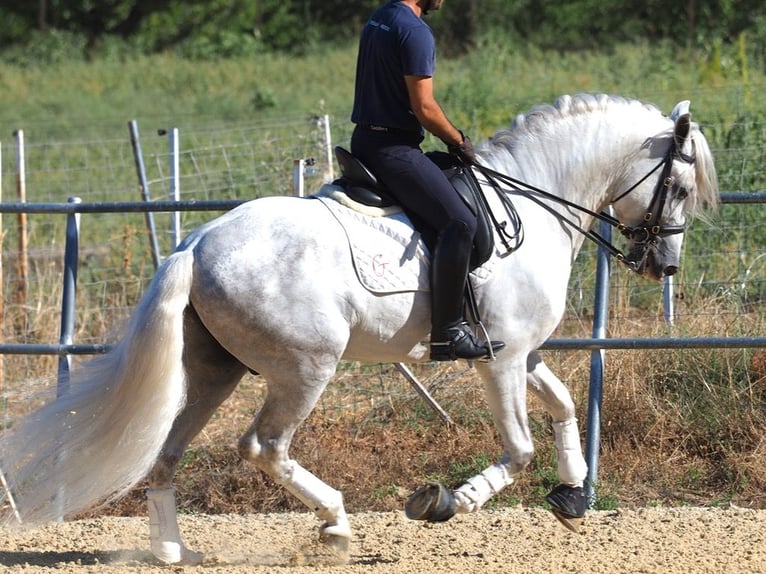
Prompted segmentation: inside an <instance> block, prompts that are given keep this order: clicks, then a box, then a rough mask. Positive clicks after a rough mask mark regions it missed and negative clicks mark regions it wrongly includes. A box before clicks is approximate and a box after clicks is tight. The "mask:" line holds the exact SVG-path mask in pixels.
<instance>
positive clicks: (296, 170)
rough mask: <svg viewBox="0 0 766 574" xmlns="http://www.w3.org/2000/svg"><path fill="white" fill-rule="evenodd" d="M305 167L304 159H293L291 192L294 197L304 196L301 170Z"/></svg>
mask: <svg viewBox="0 0 766 574" xmlns="http://www.w3.org/2000/svg"><path fill="white" fill-rule="evenodd" d="M305 169H306V160H304V159H296V160H293V192H294V193H295V197H304V195H305V192H304V179H303V172H304V170H305Z"/></svg>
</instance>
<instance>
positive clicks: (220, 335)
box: [0, 95, 717, 563]
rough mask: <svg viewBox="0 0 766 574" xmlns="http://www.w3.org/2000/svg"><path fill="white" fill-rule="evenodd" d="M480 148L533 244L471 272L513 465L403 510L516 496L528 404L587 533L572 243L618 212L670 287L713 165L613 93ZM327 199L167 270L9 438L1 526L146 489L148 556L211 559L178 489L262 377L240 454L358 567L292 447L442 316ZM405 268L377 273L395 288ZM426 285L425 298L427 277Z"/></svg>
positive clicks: (200, 240) (204, 230) (337, 518)
mask: <svg viewBox="0 0 766 574" xmlns="http://www.w3.org/2000/svg"><path fill="white" fill-rule="evenodd" d="M478 153H479V158H480V160H479V163H480V164H481V166H482V167H481V169H480V172H481V173H480V175H479V179H480V180H481V181H482V183H483V187H484V188H485V189H486V191H487V192H488V193H487V196H488V200H489V203H490V205H491V206H492V207H493V208H494V212H495V215H496V217H497V218H498V219H499V220H501V221H502V220H507V219H508V217H509V212H508V211H507V210H506V207H507V205H504V204H505V203H506V202H504V201H503V200H502V198H501V196H503V197H507V198H509V199H510V201H511V203H512V204H513V209H514V210H515V215H516V216H517V217H515V218H514V221H520V222H521V225H522V226H523V235H524V237H523V242H522V243H521V245H520V246H518V249H516V250H515V251H513V252H512V253H508V252H506V251H505V250H504V249H502V248H495V250H494V253H493V254H492V255H491V258H490V259H489V261H488V262H487V263H486V264H485V265H483V266H482V267H480V268H479V269H478V270H477V271H476V272H475V273H474V274H473V275H472V282H473V283H474V287H475V300H476V303H477V305H478V309H479V310H480V313H481V318H482V320H483V324H484V325H485V326H486V329H487V331H488V332H489V333H491V335H492V336H493V337H494V338H497V339H501V340H504V341H506V343H507V348H506V349H505V350H503V351H501V352H499V353H498V354H497V357H496V360H494V361H489V362H485V363H478V364H477V365H476V367H477V369H478V370H479V372H480V374H481V376H482V378H483V381H484V384H485V391H486V400H487V403H488V405H489V407H490V409H491V411H492V414H493V417H494V421H495V424H496V426H497V430H498V431H499V434H500V436H501V437H502V441H503V447H504V451H503V454H502V456H501V458H500V460H498V461H497V462H496V463H495V464H493V465H492V466H490V467H489V468H487V469H485V470H484V471H482V472H481V473H480V474H478V475H476V476H474V477H473V478H471V479H470V480H468V481H467V482H466V483H465V484H463V485H460V486H458V487H457V488H455V489H454V490H451V491H450V490H447V489H446V488H444V487H443V486H440V485H427V486H425V487H423V488H421V489H418V490H417V491H416V493H415V494H414V495H413V496H412V497H411V498H410V500H409V501H408V502H407V504H406V510H407V514H408V516H410V517H411V518H418V519H424V520H433V521H436V520H446V519H447V518H449V517H451V516H452V515H453V514H455V513H467V512H474V511H476V510H478V509H480V508H481V507H482V505H484V504H485V503H486V502H487V501H488V500H489V499H490V498H491V497H492V496H493V495H494V494H496V493H498V492H499V491H500V490H501V489H503V488H504V487H506V486H508V485H510V484H511V483H512V482H513V481H514V479H515V477H516V476H517V475H518V474H519V473H520V472H522V471H523V470H524V468H525V467H526V466H527V465H528V464H529V462H530V460H531V458H532V455H533V445H532V437H531V434H530V429H529V424H528V420H527V410H526V393H527V389H529V390H531V391H532V392H533V393H534V394H535V395H536V396H537V397H539V398H540V399H541V401H542V402H543V404H544V405H545V407H546V408H547V410H548V412H549V413H550V415H551V417H552V420H553V431H554V437H555V445H556V448H557V452H558V476H559V479H560V482H561V484H560V485H559V486H558V487H557V488H556V489H555V490H554V491H553V492H552V493H551V494H550V495H549V498H548V500H549V502H551V505H552V507H553V509H554V511H555V512H556V513H557V515H558V517H559V518H560V519H562V521H564V522H565V523H566V522H567V521H570V520H571V521H572V522H575V521H576V519H578V518H580V517H582V516H583V514H584V513H585V510H586V507H587V501H585V497H584V495H583V489H582V486H583V481H584V480H585V478H586V470H587V469H586V463H585V461H584V459H583V455H582V451H581V446H580V439H579V431H578V428H577V419H576V418H575V410H574V404H573V402H572V399H571V397H570V395H569V392H568V391H567V389H566V388H565V386H564V385H563V384H562V382H561V381H560V380H559V379H558V378H556V376H555V375H554V374H553V373H552V372H551V371H550V370H549V369H548V368H547V367H546V365H545V364H544V363H543V361H542V359H541V357H540V355H539V354H538V352H537V349H538V348H539V347H540V345H541V344H542V343H543V342H544V341H545V340H546V339H547V338H548V337H549V336H550V335H551V333H552V332H553V330H554V328H555V327H556V325H557V324H558V323H559V321H560V319H561V317H562V315H563V313H564V308H565V298H566V291H567V282H568V278H569V273H570V270H571V266H572V262H573V260H574V259H575V257H576V255H577V253H578V251H579V249H580V247H581V245H582V243H583V241H584V235H583V234H582V233H581V232H580V231H578V230H577V229H576V228H580V230H588V229H589V227H590V226H591V224H592V223H593V221H594V219H595V218H596V217H597V215H598V214H599V213H600V212H601V211H602V210H603V209H605V208H607V207H608V206H610V205H611V206H612V208H613V210H614V213H615V220H616V221H619V227H620V229H622V230H623V232H624V233H625V234H626V235H627V236H628V243H629V244H630V245H629V247H630V249H629V252H628V255H627V257H626V260H629V261H631V262H632V263H633V266H634V268H635V269H636V270H637V271H638V272H639V273H641V274H642V275H644V276H647V277H649V278H652V279H659V278H661V277H662V276H664V275H666V274H670V273H673V272H675V270H676V269H677V267H678V265H679V254H680V249H681V243H682V238H683V233H682V231H683V229H684V226H685V225H686V223H687V217H688V216H689V215H692V214H697V213H699V212H700V211H701V209H702V208H703V207H705V206H713V205H715V203H716V198H717V180H716V175H715V171H714V168H713V161H712V158H711V154H710V150H709V147H708V144H707V142H706V140H705V138H704V136H703V135H702V133H701V132H700V131H699V129H698V126H697V125H696V124H694V123H691V122H690V118H689V114H688V102H685V103H682V104H679V106H677V107H676V109H675V110H674V111H673V113H672V114H671V116H670V117H666V116H664V115H662V114H661V113H660V112H659V111H658V110H657V109H656V108H654V107H652V106H649V105H645V104H642V103H640V102H638V101H633V100H626V99H623V98H619V97H613V96H612V97H610V96H604V95H598V96H594V95H577V96H572V97H570V96H563V97H561V98H559V100H558V101H557V102H556V103H555V105H554V106H540V107H537V108H534V109H533V110H532V111H531V112H530V113H528V114H526V115H520V116H518V117H517V118H516V119H515V121H514V123H513V126H512V127H511V128H510V129H508V130H502V131H499V132H498V133H497V134H496V135H495V136H494V137H493V138H492V139H491V140H490V141H488V142H487V143H485V144H484V145H482V146H480V147H479V150H478ZM492 171H495V172H499V173H501V174H507V175H508V176H511V177H512V178H513V181H523V182H524V183H525V185H521V184H518V185H516V184H514V185H513V186H511V185H509V184H507V183H506V184H503V186H504V187H505V188H506V190H505V191H503V192H501V193H500V194H498V193H497V192H495V191H492V190H491V189H490V188H491V186H490V184H489V179H488V176H487V175H486V174H491V173H492ZM482 173H483V174H484V175H481V174H482ZM498 177H499V176H498ZM500 181H503V178H500ZM330 203H333V202H331V201H329V200H321V199H299V198H288V197H270V198H264V199H258V200H255V201H252V202H249V203H246V204H244V205H242V206H240V207H238V208H236V209H234V210H232V211H231V212H229V213H226V214H224V215H222V216H221V217H219V218H217V219H215V220H213V221H211V222H209V223H207V224H206V225H203V226H202V227H200V228H198V229H197V230H195V231H194V232H192V233H191V234H190V235H189V236H188V237H187V238H186V240H185V241H184V242H183V243H182V245H181V246H180V247H179V248H178V249H177V251H176V252H175V253H174V254H172V255H171V256H170V257H168V258H167V260H166V261H165V262H164V263H163V264H162V266H161V267H160V269H159V270H158V271H157V274H156V276H155V277H154V280H153V281H152V283H151V286H150V287H149V288H148V290H147V292H146V294H145V295H144V297H143V298H142V300H141V301H140V303H139V305H138V306H137V308H136V309H135V312H134V314H133V316H132V319H131V321H130V324H129V325H128V328H127V332H126V334H125V335H124V337H123V338H122V339H121V341H120V342H119V343H118V344H117V345H116V346H115V347H114V349H113V350H112V351H111V352H109V353H108V354H106V355H103V356H100V357H97V358H95V359H93V360H92V361H90V362H88V363H87V364H86V365H85V366H84V367H83V368H82V369H80V370H79V372H76V373H74V374H73V376H72V381H71V391H70V392H69V393H68V394H66V395H65V396H63V397H62V398H59V399H57V400H55V401H54V402H52V403H50V404H48V405H47V406H44V407H43V408H41V409H40V410H38V411H36V412H34V413H32V414H31V415H29V416H28V417H26V418H25V419H23V420H20V421H17V423H16V424H15V425H13V427H12V428H11V429H8V430H6V431H5V432H4V433H3V435H2V442H1V445H2V446H0V469H2V471H4V473H5V476H6V478H7V481H8V489H7V492H6V495H5V499H6V502H8V501H10V500H12V501H13V502H14V503H15V508H14V510H15V511H14V512H13V513H12V512H11V511H10V510H9V505H8V504H5V511H4V515H0V520H3V521H4V522H5V524H10V523H12V522H14V515H15V516H16V518H17V521H19V522H23V523H37V522H40V521H49V520H53V519H56V518H57V517H59V516H64V515H66V514H67V513H72V512H75V511H80V510H83V509H87V508H90V507H92V506H94V505H96V504H99V503H103V502H105V501H110V500H113V499H114V498H116V497H118V496H120V495H122V494H124V493H125V492H126V491H128V490H129V489H130V488H131V487H133V486H134V485H136V484H137V483H138V482H139V481H140V480H141V479H143V478H144V477H146V476H148V479H149V485H150V489H149V490H148V493H147V495H148V502H149V504H148V509H149V516H150V541H151V549H152V552H153V553H154V555H155V556H156V557H157V558H158V559H160V560H162V561H164V562H167V563H199V562H200V561H201V560H202V557H201V555H199V554H197V553H196V552H194V551H193V550H191V549H188V548H187V547H186V546H185V545H184V543H183V541H182V539H181V536H180V534H179V530H178V525H177V519H176V502H175V497H174V491H173V488H172V479H173V476H174V473H175V470H176V467H177V465H178V463H179V461H180V460H181V457H182V455H183V453H184V450H185V448H186V447H187V445H188V444H189V442H190V441H191V440H192V438H193V437H194V436H195V435H197V433H198V432H200V430H201V429H202V428H203V427H204V425H205V424H206V423H207V421H208V420H209V419H210V417H211V415H212V414H213V412H214V411H215V410H216V409H217V407H218V406H219V405H220V404H221V403H222V402H223V401H224V400H225V399H226V398H227V397H228V396H229V395H230V393H231V392H232V390H233V389H234V388H235V386H236V385H237V383H238V381H239V380H240V379H241V377H242V376H243V375H244V374H245V373H246V371H247V370H248V369H250V370H253V371H257V372H258V373H260V374H261V375H262V376H263V377H264V378H265V380H266V381H267V382H268V395H267V397H266V399H265V402H264V404H263V406H262V408H261V410H260V412H259V413H258V415H257V416H256V417H255V420H254V422H253V423H252V426H251V427H250V429H249V430H248V431H247V432H246V433H245V435H244V436H243V437H242V438H241V439H240V441H239V452H240V454H241V456H242V457H243V458H245V459H246V460H248V461H251V462H252V463H253V464H255V465H256V466H257V467H258V468H260V469H262V470H263V471H265V472H266V473H268V474H269V475H270V476H271V477H272V478H273V479H274V480H275V481H276V482H277V483H278V484H280V485H282V486H283V487H284V488H286V489H287V490H288V491H289V492H291V493H292V494H293V495H295V496H296V497H298V498H299V499H300V500H301V501H302V502H303V503H305V504H306V506H307V507H308V508H310V509H311V510H312V511H314V512H315V513H316V516H317V517H318V518H319V519H320V520H321V521H323V524H322V526H321V529H320V532H321V534H320V540H321V541H323V542H325V543H326V544H328V545H329V546H330V547H333V548H339V549H341V550H345V551H346V552H347V548H348V540H349V539H350V538H351V535H352V532H351V528H350V524H349V520H348V517H347V515H346V512H345V510H344V506H343V498H342V495H341V493H340V492H338V491H337V490H335V489H333V488H332V487H331V486H329V485H327V484H325V483H324V482H323V481H322V480H320V479H319V478H318V477H316V476H314V475H313V474H312V473H311V472H309V471H307V470H306V469H304V468H303V467H302V466H300V465H299V464H298V462H296V461H295V460H292V459H291V458H290V457H289V456H288V447H289V445H290V442H291V439H292V438H293V434H294V433H295V431H296V429H297V428H298V426H299V425H300V424H301V422H302V421H303V420H304V419H305V418H306V417H307V416H308V415H309V413H310V412H311V410H312V409H313V408H314V406H315V404H316V403H317V400H318V399H319V396H320V395H321V393H322V391H323V390H324V388H325V386H326V385H327V384H328V382H329V381H330V379H331V378H332V377H333V374H334V373H335V370H336V367H337V365H338V363H339V361H340V360H341V359H350V360H358V361H369V362H412V361H422V360H426V359H427V351H426V350H427V337H428V329H429V308H430V307H429V293H428V292H427V279H426V281H425V283H426V289H423V288H422V287H415V288H409V287H406V288H401V289H398V288H397V289H391V290H389V291H385V290H383V291H375V290H373V289H370V288H367V287H365V286H364V285H363V284H362V282H361V281H360V279H359V276H358V274H357V269H356V268H355V267H358V265H359V260H358V259H357V260H355V259H354V258H353V257H354V256H353V255H352V251H351V250H350V247H349V237H348V235H347V232H346V230H345V229H344V227H343V226H342V225H341V224H340V223H339V219H342V217H340V216H339V212H340V211H342V210H344V209H346V208H332V209H330V208H328V206H329V204H330ZM386 219H390V218H386ZM384 221H385V220H381V219H377V220H376V224H377V225H385V223H384ZM397 221H398V223H396V222H392V223H391V225H395V224H398V225H401V223H402V220H401V218H400V219H398V220H397ZM408 229H409V228H408ZM410 231H411V229H410ZM383 236H384V235H383V234H380V237H381V238H382V237H383ZM517 239H520V237H519V236H517ZM382 242H383V240H382V239H381V243H382ZM496 243H497V244H499V243H500V242H499V241H496ZM416 247H417V246H416ZM375 248H376V249H377V246H376V247H375ZM415 251H418V250H417V249H416V250H415ZM405 252H407V253H410V255H412V253H413V251H412V250H409V251H408V250H407V249H405ZM418 252H423V250H422V249H421V250H420V251H418ZM400 256H401V253H400ZM408 257H410V256H408ZM405 259H406V257H401V262H402V265H404V264H405V263H411V262H412V261H413V260H415V259H417V257H415V256H411V257H410V258H409V259H408V260H407V261H405ZM421 264H422V262H421ZM396 267H397V266H396V265H393V264H391V265H388V266H385V265H384V266H382V267H378V268H377V271H376V272H377V273H378V274H379V275H380V274H384V275H385V274H389V275H391V277H389V278H390V279H392V280H395V277H396V273H397V272H398V270H397V269H396ZM424 273H425V275H423V274H424ZM415 275H416V277H415V279H416V282H418V281H419V283H418V285H421V286H422V284H423V281H420V279H422V278H423V277H426V278H427V276H428V275H427V267H426V268H425V271H422V270H421V271H419V272H417V273H415ZM2 500H3V493H2V491H0V502H2ZM571 525H572V523H570V526H571Z"/></svg>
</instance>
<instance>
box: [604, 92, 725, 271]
mask: <svg viewBox="0 0 766 574" xmlns="http://www.w3.org/2000/svg"><path fill="white" fill-rule="evenodd" d="M670 120H672V121H673V125H672V126H671V127H670V128H669V129H668V130H665V131H664V132H662V133H660V134H658V135H655V136H652V137H650V138H649V139H647V140H646V142H645V144H644V145H643V146H642V152H641V154H640V155H641V159H640V160H639V161H636V162H634V164H633V165H632V166H631V167H630V168H629V169H628V170H627V174H626V177H625V178H624V180H623V181H627V182H634V183H633V184H632V185H631V186H630V187H629V188H628V189H627V191H620V192H619V193H617V194H616V196H615V197H613V199H612V206H613V208H614V211H615V214H616V215H617V219H618V220H619V221H620V222H621V224H622V226H621V227H620V230H621V231H622V233H623V235H625V237H627V239H628V246H627V250H626V251H627V255H626V256H625V261H626V262H627V263H628V264H629V265H630V266H631V267H632V268H633V269H634V270H635V271H636V272H637V273H639V274H640V275H642V276H644V277H646V278H649V279H655V280H660V279H662V278H663V277H665V276H666V275H673V274H674V273H675V272H676V271H678V266H679V261H680V255H681V245H682V242H683V234H684V231H685V229H686V224H687V218H688V216H689V215H694V214H699V213H700V212H701V209H702V208H703V207H706V206H710V207H712V206H714V205H715V204H716V202H717V178H716V174H715V170H714V168H713V161H712V157H711V154H710V149H709V147H708V145H707V141H706V140H705V137H704V136H703V135H702V133H701V132H700V131H699V129H698V127H697V125H696V124H694V123H692V121H691V116H690V114H689V101H683V102H680V103H679V104H677V105H676V107H675V108H674V109H673V112H672V113H671V115H670ZM647 153H648V155H646V154H647ZM647 165H650V167H649V168H648V169H649V171H648V172H647V171H646V170H647V167H646V166H647ZM623 189H624V188H623Z"/></svg>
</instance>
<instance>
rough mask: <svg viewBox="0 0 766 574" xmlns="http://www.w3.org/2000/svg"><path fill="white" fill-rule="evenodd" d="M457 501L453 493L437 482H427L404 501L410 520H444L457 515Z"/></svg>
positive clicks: (405, 510)
mask: <svg viewBox="0 0 766 574" xmlns="http://www.w3.org/2000/svg"><path fill="white" fill-rule="evenodd" d="M456 508H457V501H456V500H455V497H454V496H453V495H452V493H451V492H450V491H449V490H447V489H446V488H445V487H444V486H442V485H441V484H437V483H433V482H432V483H430V484H426V485H425V486H421V487H420V488H418V489H417V490H416V491H415V492H413V493H412V494H411V495H410V497H409V498H408V499H407V502H405V503H404V512H405V514H406V515H407V518H409V519H410V520H427V521H428V522H444V521H446V520H449V519H450V518H452V517H453V516H455V510H456Z"/></svg>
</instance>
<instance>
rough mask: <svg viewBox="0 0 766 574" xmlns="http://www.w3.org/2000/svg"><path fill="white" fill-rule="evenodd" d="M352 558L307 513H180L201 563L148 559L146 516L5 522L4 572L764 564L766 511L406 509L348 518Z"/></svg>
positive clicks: (685, 569) (657, 568) (714, 568)
mask: <svg viewBox="0 0 766 574" xmlns="http://www.w3.org/2000/svg"><path fill="white" fill-rule="evenodd" d="M351 524H352V527H353V528H354V531H355V539H354V541H353V543H352V545H351V549H350V564H348V565H344V566H333V567H329V566H327V565H326V561H327V557H326V556H322V555H321V553H319V554H318V553H317V552H316V550H315V549H314V543H313V541H314V539H315V538H316V527H317V526H318V523H317V522H316V520H315V519H314V518H313V516H311V515H310V514H295V513H293V514H271V515H249V516H231V515H226V516H182V517H181V518H180V527H181V531H182V533H183V535H184V537H185V539H186V542H187V545H188V546H189V547H191V548H192V549H194V550H197V551H202V552H204V553H205V561H204V562H203V564H202V565H201V566H197V567H180V566H174V567H168V566H162V565H158V564H156V563H154V562H153V560H152V557H151V555H150V553H149V551H148V544H149V542H148V525H147V520H146V519H141V518H99V519H93V520H83V521H75V522H68V523H63V524H52V525H49V526H45V527H42V528H39V529H35V530H27V531H25V530H9V529H4V530H2V531H0V539H1V541H0V572H14V573H16V572H53V571H55V572H57V573H77V574H80V573H86V572H99V573H107V574H111V573H113V574H122V573H139V572H140V573H142V574H143V573H160V572H162V573H167V572H200V573H208V572H215V573H225V574H240V573H244V572H248V573H258V572H267V571H271V572H279V573H280V574H293V573H296V574H297V573H308V572H316V571H317V570H320V571H325V572H333V573H338V574H346V573H349V574H350V573H353V574H358V573H375V574H377V573H384V572H385V573H389V572H390V573H394V572H395V573H397V574H407V573H411V574H421V573H422V574H435V573H441V572H445V573H450V574H473V573H476V574H479V573H481V574H484V573H491V572H498V573H500V572H502V573H504V574H509V573H535V574H539V573H544V572H547V573H551V574H555V573H562V574H564V573H566V574H577V573H583V574H585V573H587V574H598V573H602V572H603V573H609V574H617V573H623V572H624V573H628V572H629V573H642V574H643V573H657V574H675V573H679V574H680V573H683V574H690V573H691V574H703V573H716V574H719V573H721V572H732V573H733V574H734V573H736V574H739V573H744V572H748V573H757V572H763V573H766V539H765V538H766V511H755V510H749V509H741V508H730V509H725V510H722V509H700V508H683V509H656V508H652V509H640V510H625V511H623V510H617V511H602V512H592V513H590V514H589V515H588V516H587V518H586V521H585V522H584V523H583V526H582V528H581V533H580V534H574V533H572V532H569V531H568V530H565V529H564V528H563V527H562V526H561V525H560V524H559V523H558V522H557V521H556V520H555V518H554V517H553V516H552V515H551V514H550V513H548V512H546V511H545V510H542V509H522V508H513V509H503V510H496V511H481V512H479V513H477V514H473V515H462V516H457V517H455V518H453V519H452V520H451V521H450V522H449V523H444V524H423V523H418V522H412V521H409V520H407V519H406V518H405V517H404V514H403V513H402V512H389V513H363V514H355V515H352V516H351Z"/></svg>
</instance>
